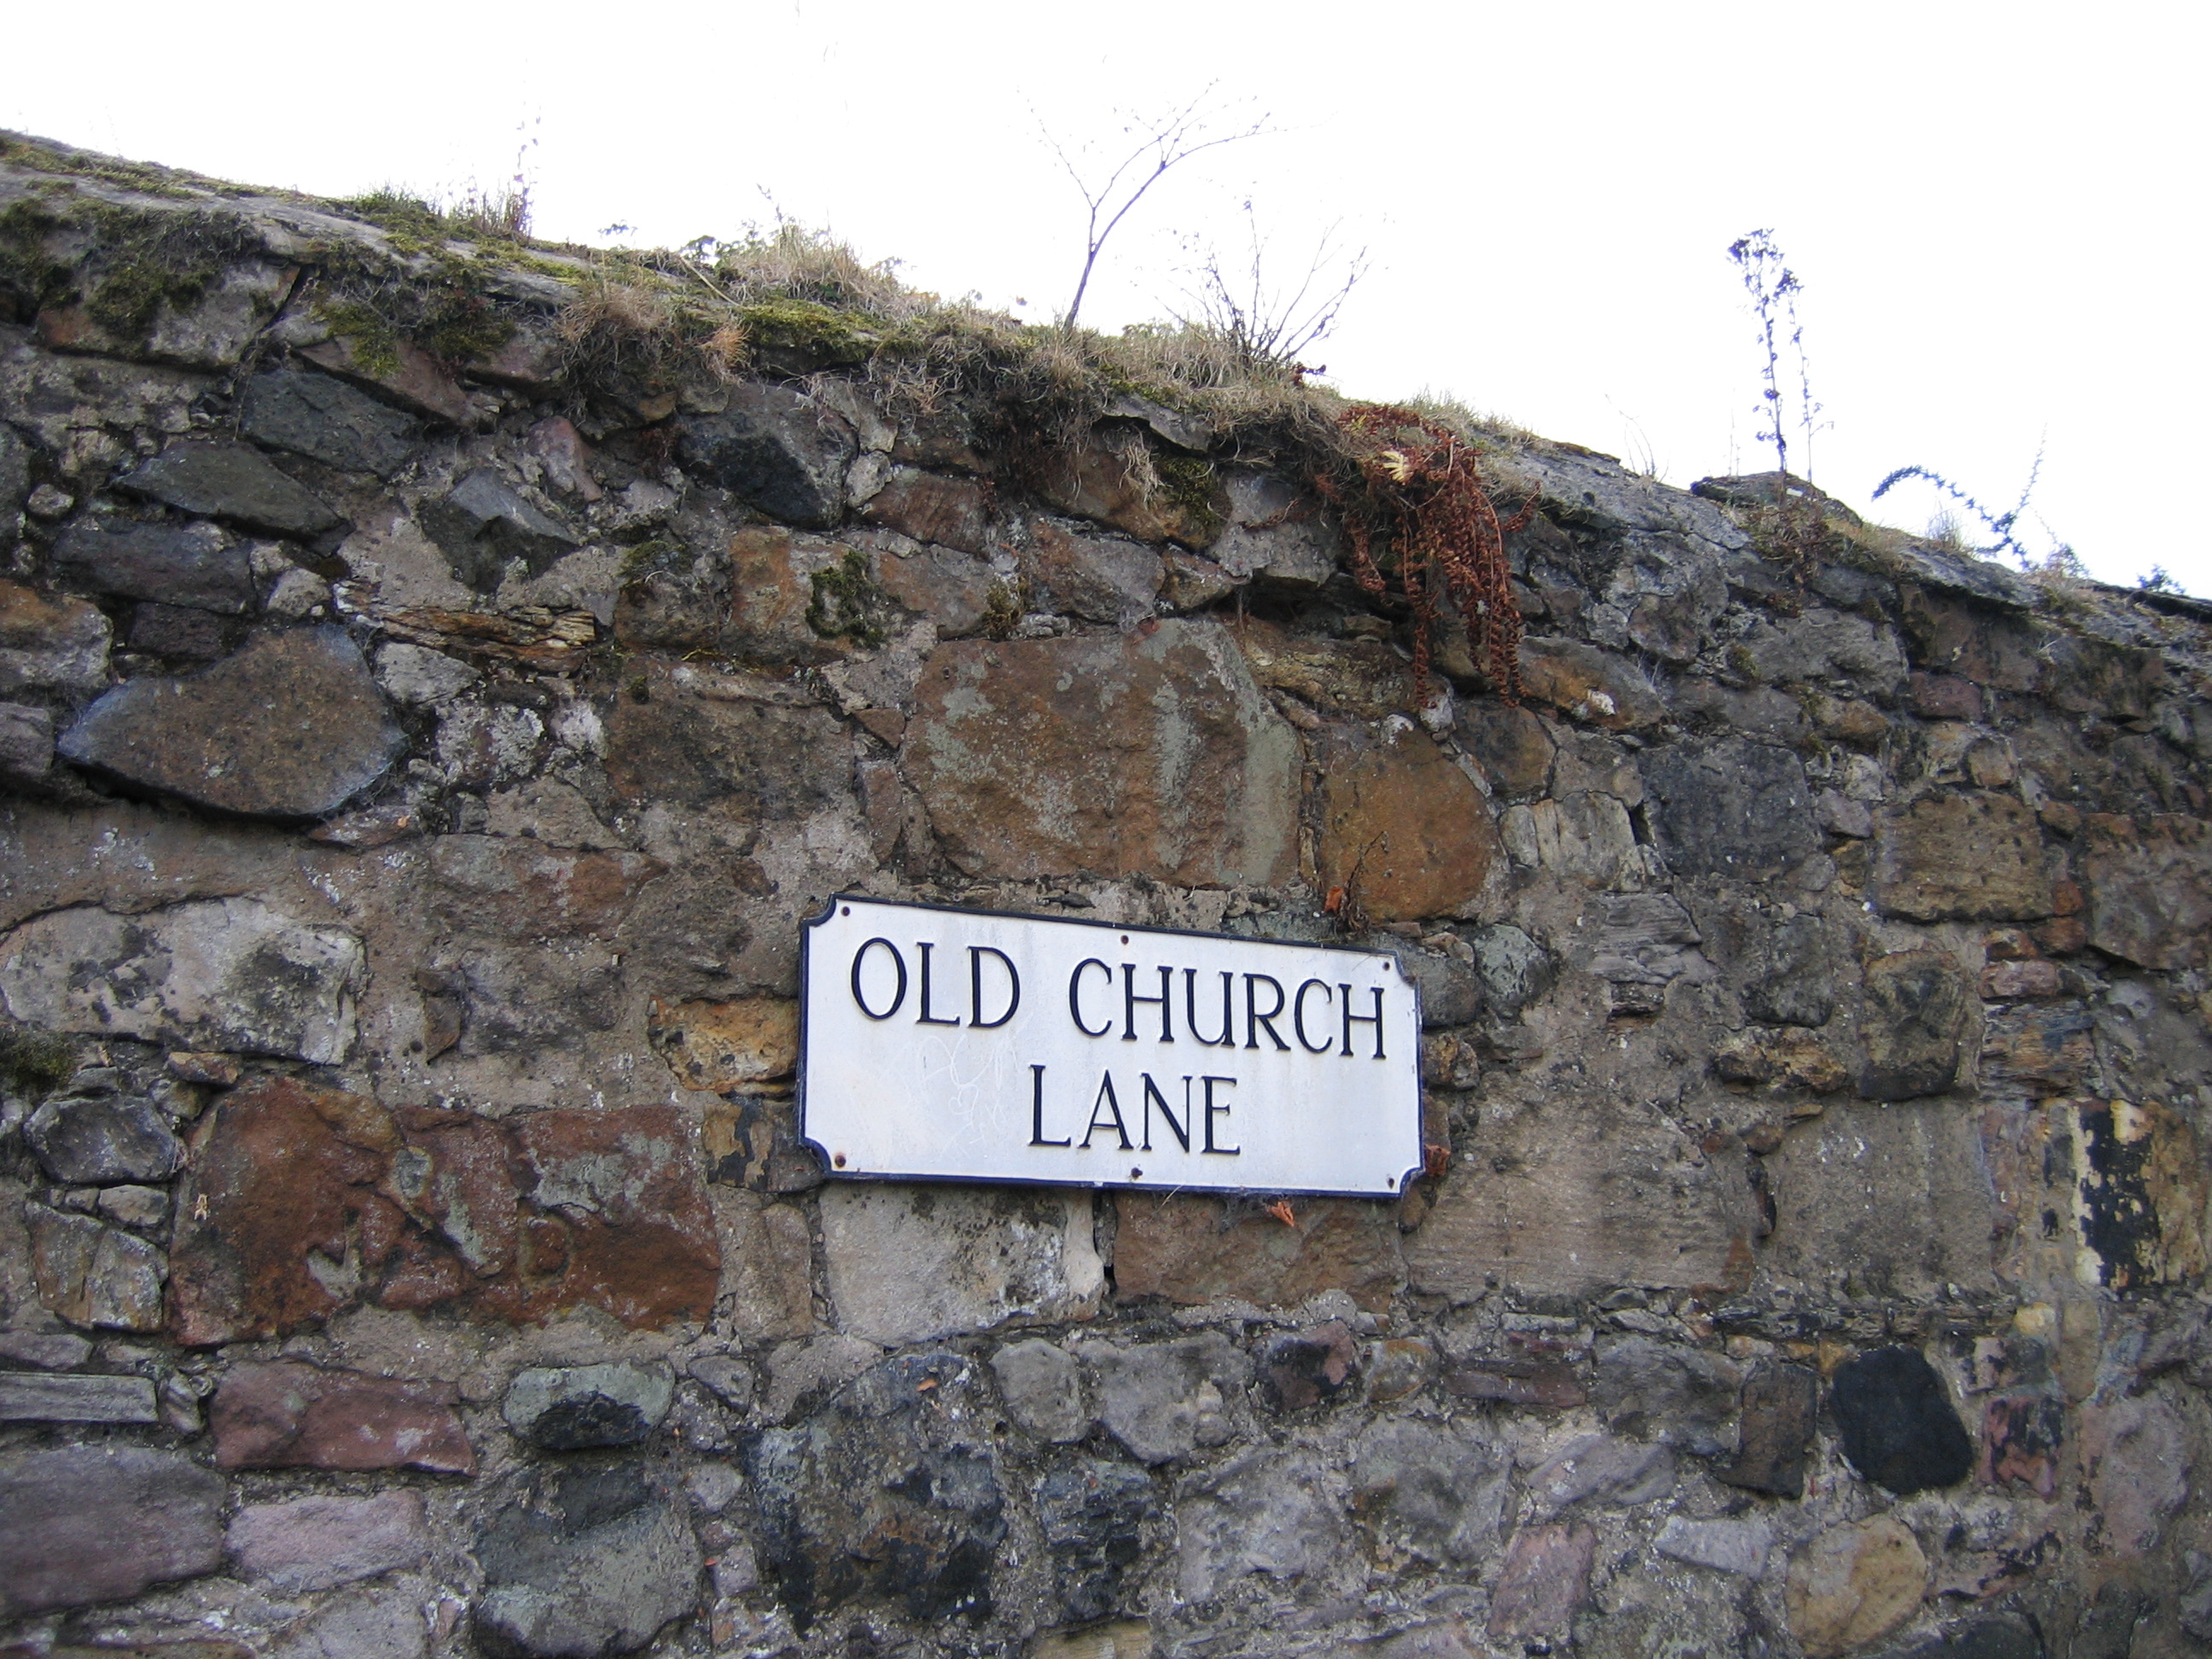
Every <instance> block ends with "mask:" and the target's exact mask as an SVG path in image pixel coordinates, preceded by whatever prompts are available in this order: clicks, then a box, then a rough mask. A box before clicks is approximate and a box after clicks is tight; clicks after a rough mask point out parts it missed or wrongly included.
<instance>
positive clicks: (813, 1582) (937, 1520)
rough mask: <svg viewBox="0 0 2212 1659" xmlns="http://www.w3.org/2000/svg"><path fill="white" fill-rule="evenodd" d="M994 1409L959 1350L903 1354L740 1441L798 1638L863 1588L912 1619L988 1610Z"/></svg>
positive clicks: (995, 1479)
mask: <svg viewBox="0 0 2212 1659" xmlns="http://www.w3.org/2000/svg"><path fill="white" fill-rule="evenodd" d="M993 1416H994V1412H993V1409H992V1402H991V1401H990V1399H989V1396H988V1395H987V1394H986V1392H985V1391H984V1389H983V1388H982V1387H981V1383H980V1381H979V1379H978V1378H977V1376H976V1375H975V1368H974V1367H973V1366H972V1365H971V1364H969V1361H968V1360H967V1359H966V1358H964V1357H963V1356H962V1355H959V1354H957V1353H951V1352H943V1351H939V1352H928V1353H916V1354H906V1355H902V1356H900V1357H899V1358H894V1359H888V1360H885V1361H884V1362H883V1363H882V1364H878V1365H876V1366H874V1367H872V1369H870V1370H866V1371H864V1372H862V1373H861V1374H860V1376H857V1377H855V1378H854V1380H853V1381H852V1382H851V1383H848V1385H847V1386H846V1387H845V1388H844V1389H841V1390H839V1391H838V1393H836V1395H832V1396H831V1397H830V1398H829V1400H828V1401H825V1402H824V1403H823V1406H822V1407H820V1408H819V1409H817V1411H816V1412H815V1413H814V1414H813V1415H812V1416H811V1418H809V1419H807V1420H806V1421H805V1423H803V1424H801V1425H799V1426H797V1427H793V1428H788V1429H771V1430H769V1431H767V1432H766V1433H764V1434H763V1435H762V1436H761V1437H759V1438H758V1439H757V1440H755V1441H754V1442H753V1443H751V1444H750V1446H749V1447H748V1448H747V1449H746V1469H747V1473H748V1474H750V1477H751V1480H752V1486H753V1493H754V1498H755V1502H756V1504H757V1506H758V1510H759V1515H760V1522H761V1531H760V1534H759V1538H758V1546H759V1555H760V1564H761V1568H762V1571H763V1573H764V1574H765V1576H766V1577H767V1578H768V1580H769V1583H771V1584H773V1585H774V1586H775V1592H776V1595H777V1596H778V1598H779V1599H780V1600H781V1601H782V1602H783V1604H784V1606H785V1607H787V1608H788V1609H789V1610H790V1613H791V1618H792V1622H793V1626H796V1627H797V1629H798V1630H799V1632H800V1633H801V1634H802V1635H803V1634H805V1632H807V1631H808V1630H810V1629H811V1628H812V1626H814V1624H815V1622H816V1621H817V1620H818V1619H820V1618H821V1617H822V1616H823V1614H824V1613H828V1612H829V1611H830V1610H831V1609H833V1608H835V1607H840V1606H842V1605H843V1604H844V1603H845V1602H847V1601H852V1600H854V1598H856V1597H860V1596H864V1595H866V1596H881V1597H885V1598H890V1599H895V1600H897V1601H901V1602H902V1603H903V1604H904V1606H905V1607H906V1610H907V1612H908V1614H909V1615H910V1616H911V1617H913V1618H915V1619H944V1618H946V1617H949V1616H950V1615H952V1614H955V1613H958V1614H961V1615H963V1616H966V1617H968V1618H971V1619H984V1618H987V1617H988V1616H989V1615H990V1613H991V1609H992V1606H993V1588H992V1572H993V1569H994V1565H995V1564H996V1562H997V1560H998V1558H999V1548H1000V1543H1001V1541H1003V1540H1004V1539H1005V1537H1006V1497H1005V1493H1004V1491H1003V1489H1002V1487H1001V1486H1000V1480H999V1474H998V1469H997V1466H996V1461H995V1459H994V1455H993V1453H992V1450H991V1448H990V1445H989V1443H988V1435H987V1427H988V1425H989V1423H990V1421H991V1419H992V1418H993ZM890 1540H896V1545H895V1546H894V1547H884V1544H885V1541H890Z"/></svg>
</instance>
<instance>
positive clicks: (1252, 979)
mask: <svg viewBox="0 0 2212 1659" xmlns="http://www.w3.org/2000/svg"><path fill="white" fill-rule="evenodd" d="M1262 985H1264V986H1266V987H1267V988H1268V989H1269V990H1271V991H1273V993H1274V994H1275V1006H1273V1007H1272V1008H1270V1009H1268V1010H1267V1012H1266V1013H1264V1014H1263V1013H1261V1012H1260V997H1259V987H1261V986H1262ZM1281 1012H1283V986H1282V981H1280V980H1278V979H1275V978H1273V976H1272V975H1267V974H1247V975H1244V1046H1245V1047H1246V1048H1258V1047H1259V1046H1260V1033H1261V1031H1262V1030H1265V1031H1266V1032H1267V1036H1268V1038H1269V1039H1270V1040H1271V1041H1272V1042H1273V1043H1274V1045H1275V1046H1276V1047H1277V1048H1280V1049H1281V1050H1282V1051H1283V1052H1284V1053H1285V1054H1288V1053H1290V1051H1291V1045H1290V1044H1289V1043H1287V1042H1284V1041H1283V1034H1282V1033H1281V1032H1280V1031H1278V1030H1276V1029H1275V1018H1276V1016H1277V1015H1279V1014H1280V1013H1281Z"/></svg>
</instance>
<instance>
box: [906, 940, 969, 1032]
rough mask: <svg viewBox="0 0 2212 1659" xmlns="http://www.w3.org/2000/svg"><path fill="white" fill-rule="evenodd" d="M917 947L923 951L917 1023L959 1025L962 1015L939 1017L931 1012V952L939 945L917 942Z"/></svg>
mask: <svg viewBox="0 0 2212 1659" xmlns="http://www.w3.org/2000/svg"><path fill="white" fill-rule="evenodd" d="M936 948H937V947H936V946H935V945H923V944H921V943H919V942H917V943H916V945H915V949H916V950H918V951H921V998H920V999H919V1001H920V1012H919V1014H918V1015H917V1017H916V1018H915V1024H917V1025H957V1024H959V1023H960V1016H959V1015H957V1014H955V1015H954V1016H953V1017H952V1018H951V1019H939V1018H938V1017H937V1016H936V1015H934V1014H933V1013H931V1012H929V953H930V952H931V951H934V950H935V949H936Z"/></svg>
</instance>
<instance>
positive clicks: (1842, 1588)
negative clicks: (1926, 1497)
mask: <svg viewBox="0 0 2212 1659" xmlns="http://www.w3.org/2000/svg"><path fill="white" fill-rule="evenodd" d="M1927 1586H1928V1558H1927V1557H1926V1556H1925V1555H1924V1554H1923V1553H1921V1549H1920V1544H1919V1541H1918V1540H1917V1539H1916V1538H1914V1537H1913V1535H1912V1534H1911V1532H1910V1531H1908V1530H1907V1529H1906V1528H1905V1524H1904V1523H1903V1522H1900V1521H1899V1520H1898V1519H1897V1518H1896V1517H1895V1516H1887V1515H1881V1516H1875V1518H1874V1519H1873V1520H1871V1521H1863V1522H1859V1523H1858V1524H1857V1526H1849V1527H1832V1528H1829V1529H1828V1530H1827V1531H1826V1532H1824V1533H1822V1534H1820V1535H1819V1536H1818V1537H1816V1538H1814V1540H1813V1541H1812V1542H1811V1543H1809V1544H1808V1545H1806V1546H1805V1547H1804V1548H1803V1549H1802V1550H1800V1551H1799V1552H1798V1553H1796V1556H1794V1557H1793V1558H1791V1560H1790V1579H1789V1583H1788V1585H1787V1587H1786V1589H1785V1590H1784V1604H1785V1605H1786V1607H1788V1609H1789V1613H1790V1632H1791V1633H1792V1634H1793V1635H1795V1636H1796V1638H1797V1639H1798V1641H1800V1642H1801V1643H1802V1644H1804V1647H1805V1651H1806V1653H1807V1654H1808V1656H1810V1659H1832V1656H1834V1655H1837V1654H1841V1653H1848V1652H1850V1650H1852V1649H1854V1648H1859V1647H1863V1646H1865V1645H1866V1644H1868V1643H1869V1642H1872V1641H1874V1640H1875V1638H1878V1637H1882V1636H1887V1635H1888V1634H1889V1632H1892V1631H1893V1630H1895V1629H1896V1628H1897V1627H1898V1626H1899V1625H1901V1624H1903V1623H1904V1622H1905V1620H1907V1619H1910V1618H1911V1616H1912V1615H1913V1613H1914V1612H1915V1611H1916V1610H1917V1608H1918V1607H1919V1606H1920V1597H1921V1595H1922V1594H1923V1592H1924V1591H1925V1590H1926V1589H1927Z"/></svg>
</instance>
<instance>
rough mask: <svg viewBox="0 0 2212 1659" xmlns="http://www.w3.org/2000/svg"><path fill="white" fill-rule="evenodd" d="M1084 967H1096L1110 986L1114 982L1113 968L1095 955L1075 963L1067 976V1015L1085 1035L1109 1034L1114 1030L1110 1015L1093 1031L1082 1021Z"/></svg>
mask: <svg viewBox="0 0 2212 1659" xmlns="http://www.w3.org/2000/svg"><path fill="white" fill-rule="evenodd" d="M1085 968H1096V969H1097V970H1098V971H1099V972H1100V973H1102V974H1103V975H1106V983H1107V984H1108V986H1109V987H1110V986H1111V985H1112V984H1113V983H1114V970H1113V969H1111V968H1109V967H1108V966H1107V965H1106V964H1105V963H1103V962H1101V961H1099V960H1098V958H1097V957H1084V958H1083V960H1082V961H1080V962H1079V963H1076V964H1075V971H1074V972H1073V973H1072V974H1070V975H1068V976H1067V1017H1068V1018H1070V1019H1072V1020H1073V1021H1074V1022H1075V1029H1076V1030H1079V1031H1080V1032H1082V1033H1083V1035H1084V1036H1088V1037H1102V1036H1110V1035H1111V1034H1112V1032H1113V1030H1114V1022H1113V1019H1112V1018H1110V1017H1109V1018H1108V1019H1107V1021H1106V1023H1105V1024H1103V1025H1102V1026H1100V1027H1099V1028H1098V1029H1097V1030H1095V1031H1094V1030H1091V1028H1090V1027H1089V1026H1088V1025H1085V1024H1084V1023H1083V970H1084V969H1085Z"/></svg>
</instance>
